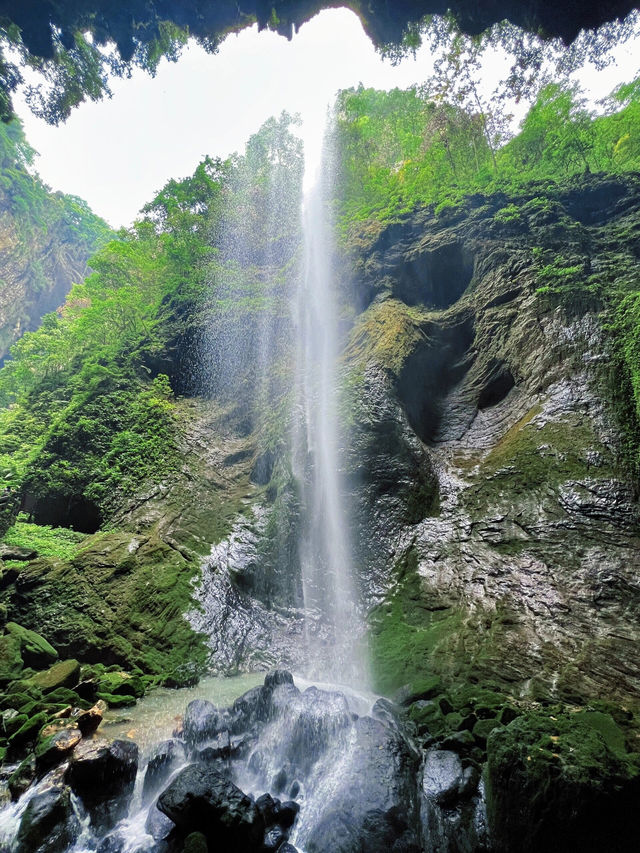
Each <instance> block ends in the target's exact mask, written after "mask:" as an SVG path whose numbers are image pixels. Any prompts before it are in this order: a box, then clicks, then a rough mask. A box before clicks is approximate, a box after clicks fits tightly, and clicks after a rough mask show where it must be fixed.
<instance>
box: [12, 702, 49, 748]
mask: <svg viewBox="0 0 640 853" xmlns="http://www.w3.org/2000/svg"><path fill="white" fill-rule="evenodd" d="M48 719H49V715H48V714H47V712H46V711H40V712H39V713H38V714H35V715H34V716H33V717H30V718H29V719H28V720H27V721H26V723H24V724H23V725H22V726H20V728H19V729H18V730H17V731H16V732H14V733H13V734H12V735H11V737H10V738H9V746H10V747H11V748H19V747H22V746H24V745H25V744H26V743H28V742H29V741H34V740H35V739H36V737H37V736H38V732H39V731H40V729H41V728H42V727H43V726H44V725H45V724H46V722H47V720H48Z"/></svg>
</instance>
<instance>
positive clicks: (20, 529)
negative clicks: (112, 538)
mask: <svg viewBox="0 0 640 853" xmlns="http://www.w3.org/2000/svg"><path fill="white" fill-rule="evenodd" d="M25 519H26V516H25V515H21V516H19V517H18V519H17V521H16V523H15V524H14V525H13V527H11V528H10V529H9V530H7V532H6V533H5V535H4V537H3V542H4V543H5V544H6V545H15V546H18V547H20V548H33V550H34V551H37V553H38V555H39V556H41V557H57V558H58V559H60V560H72V559H73V558H74V557H75V555H76V554H77V552H78V549H79V547H80V545H81V544H82V542H84V540H85V539H86V538H87V537H86V535H85V534H84V533H78V532H77V531H76V530H69V529H68V528H66V527H50V526H48V525H42V524H30V523H29V522H27V521H26V520H25Z"/></svg>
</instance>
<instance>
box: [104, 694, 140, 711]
mask: <svg viewBox="0 0 640 853" xmlns="http://www.w3.org/2000/svg"><path fill="white" fill-rule="evenodd" d="M97 697H98V699H102V701H103V702H106V703H107V705H108V706H109V707H110V708H130V707H131V706H132V705H135V704H136V698H135V696H129V695H126V694H124V695H121V696H114V695H113V694H112V693H98V694H97Z"/></svg>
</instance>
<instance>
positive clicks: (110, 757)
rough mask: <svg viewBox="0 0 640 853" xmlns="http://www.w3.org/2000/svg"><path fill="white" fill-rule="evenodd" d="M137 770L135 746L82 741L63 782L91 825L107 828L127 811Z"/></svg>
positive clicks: (116, 742)
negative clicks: (88, 815)
mask: <svg viewBox="0 0 640 853" xmlns="http://www.w3.org/2000/svg"><path fill="white" fill-rule="evenodd" d="M137 770H138V747H137V745H136V744H135V743H132V742H131V741H124V740H114V741H113V742H112V743H108V742H106V741H100V740H95V741H82V742H81V743H80V744H79V745H78V746H77V747H76V749H75V751H74V753H73V755H72V757H71V761H70V762H69V767H68V768H67V771H66V774H65V781H66V782H67V783H68V784H69V785H70V787H71V789H72V790H73V792H74V793H75V794H76V795H77V796H78V797H79V798H80V799H81V800H82V803H83V805H84V806H85V808H86V809H87V811H88V812H89V814H90V816H91V822H92V825H93V826H95V827H96V828H100V829H102V830H105V829H110V828H111V827H112V826H114V825H115V823H116V822H117V821H118V820H119V819H120V818H121V817H122V816H123V815H124V814H126V812H127V809H128V807H129V800H130V798H131V794H132V793H133V786H134V783H135V778H136V773H137Z"/></svg>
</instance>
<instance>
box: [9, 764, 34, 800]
mask: <svg viewBox="0 0 640 853" xmlns="http://www.w3.org/2000/svg"><path fill="white" fill-rule="evenodd" d="M35 775H36V759H35V756H33V755H29V756H27V758H25V759H24V760H23V761H21V762H20V764H19V765H18V766H17V767H16V769H15V770H14V771H13V773H12V774H11V776H9V779H8V782H7V784H8V786H9V790H10V791H11V796H12V798H13V799H14V800H17V799H18V798H19V797H20V796H21V795H22V794H24V792H25V791H26V790H27V788H28V787H29V785H30V784H31V783H32V782H33V780H34V778H35Z"/></svg>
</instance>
